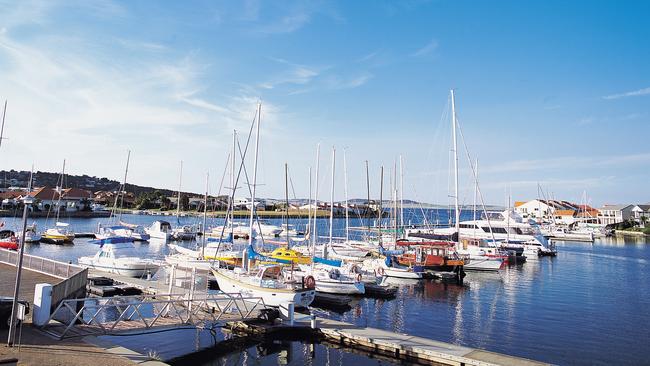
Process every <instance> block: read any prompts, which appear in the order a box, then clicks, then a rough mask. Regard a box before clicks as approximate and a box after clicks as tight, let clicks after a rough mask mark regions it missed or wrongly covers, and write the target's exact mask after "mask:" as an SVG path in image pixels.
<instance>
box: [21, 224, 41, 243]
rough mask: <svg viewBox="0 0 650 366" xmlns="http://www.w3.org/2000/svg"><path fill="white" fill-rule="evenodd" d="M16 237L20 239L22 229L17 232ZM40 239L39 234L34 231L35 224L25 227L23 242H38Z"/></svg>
mask: <svg viewBox="0 0 650 366" xmlns="http://www.w3.org/2000/svg"><path fill="white" fill-rule="evenodd" d="M17 236H18V239H19V240H22V237H23V236H22V231H19V232H18V233H17ZM40 241H41V234H39V233H38V232H37V231H36V224H32V225H30V226H27V227H26V228H25V243H38V242H40Z"/></svg>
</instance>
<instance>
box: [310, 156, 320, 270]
mask: <svg viewBox="0 0 650 366" xmlns="http://www.w3.org/2000/svg"><path fill="white" fill-rule="evenodd" d="M319 169H320V143H319V144H318V145H317V146H316V183H315V188H314V230H313V236H312V239H311V245H312V252H311V254H312V255H316V219H317V218H318V173H319V171H318V170H319ZM313 263H314V262H313V261H312V266H313Z"/></svg>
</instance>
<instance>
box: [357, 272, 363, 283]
mask: <svg viewBox="0 0 650 366" xmlns="http://www.w3.org/2000/svg"><path fill="white" fill-rule="evenodd" d="M361 278H362V277H361V273H357V282H361Z"/></svg>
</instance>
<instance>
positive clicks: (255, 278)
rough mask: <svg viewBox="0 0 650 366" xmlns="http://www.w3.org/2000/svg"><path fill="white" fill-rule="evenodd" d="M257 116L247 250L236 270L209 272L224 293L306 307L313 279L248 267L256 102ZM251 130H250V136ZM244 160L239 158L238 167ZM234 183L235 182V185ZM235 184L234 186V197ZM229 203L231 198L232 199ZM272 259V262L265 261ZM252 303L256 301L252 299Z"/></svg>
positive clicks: (274, 268) (282, 270)
mask: <svg viewBox="0 0 650 366" xmlns="http://www.w3.org/2000/svg"><path fill="white" fill-rule="evenodd" d="M256 117H257V118H255V119H254V120H253V123H254V124H255V123H256V125H257V130H256V134H255V158H254V160H253V183H252V187H251V200H250V202H251V205H250V220H249V230H250V231H249V237H248V247H247V249H246V254H245V256H244V258H243V259H244V263H243V267H235V268H234V270H229V269H226V268H213V269H212V273H213V275H214V277H215V278H216V280H217V283H218V284H219V288H220V289H221V291H223V292H234V293H241V294H242V295H244V296H248V297H259V298H262V299H263V300H264V303H265V304H266V305H268V306H276V307H277V306H280V305H283V304H286V303H289V302H293V303H294V304H295V306H296V307H307V306H309V304H311V302H312V301H313V300H314V296H315V290H314V287H315V280H314V279H313V277H311V278H308V279H307V281H306V282H305V281H301V282H300V283H298V282H297V281H296V280H295V279H294V278H293V277H292V276H291V273H290V272H289V273H287V271H286V268H284V266H283V265H281V264H269V265H261V266H259V267H258V268H257V270H256V271H254V270H252V269H251V268H250V264H251V263H250V259H251V258H250V257H251V256H252V257H255V256H257V254H256V253H255V250H254V249H253V235H252V234H253V224H254V219H255V204H254V202H255V193H256V189H257V160H258V156H259V140H260V123H261V119H262V118H261V117H262V105H261V103H258V105H257V110H256ZM252 131H253V129H252V128H251V133H252ZM243 164H244V161H243V158H242V162H241V166H243ZM234 183H235V184H236V182H234ZM235 184H233V187H232V188H233V195H232V196H231V198H232V197H234V189H235ZM231 201H232V199H231ZM266 260H267V261H268V260H272V259H270V258H269V259H266ZM251 301H255V300H251Z"/></svg>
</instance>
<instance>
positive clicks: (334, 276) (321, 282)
mask: <svg viewBox="0 0 650 366" xmlns="http://www.w3.org/2000/svg"><path fill="white" fill-rule="evenodd" d="M299 268H300V270H299V271H294V276H296V277H298V278H306V277H308V276H313V277H314V279H315V280H316V291H317V292H324V293H328V294H341V295H363V294H364V293H365V292H366V289H365V286H364V285H363V281H362V276H361V274H357V275H354V276H350V275H347V274H344V273H342V272H341V269H340V268H338V267H334V266H330V265H324V264H315V265H307V264H302V265H299Z"/></svg>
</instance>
